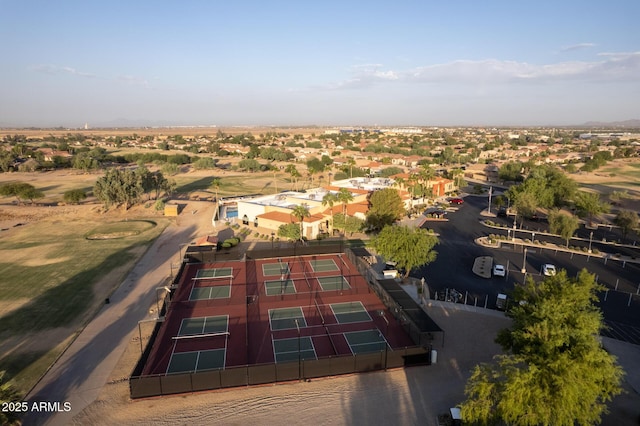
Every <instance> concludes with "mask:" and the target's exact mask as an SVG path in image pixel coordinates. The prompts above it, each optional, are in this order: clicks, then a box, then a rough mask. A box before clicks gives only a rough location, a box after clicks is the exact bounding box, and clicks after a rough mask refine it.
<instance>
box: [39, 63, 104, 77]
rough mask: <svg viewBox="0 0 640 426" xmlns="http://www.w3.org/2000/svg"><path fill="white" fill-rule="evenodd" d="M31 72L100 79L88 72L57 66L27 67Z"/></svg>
mask: <svg viewBox="0 0 640 426" xmlns="http://www.w3.org/2000/svg"><path fill="white" fill-rule="evenodd" d="M27 69H28V70H29V71H33V72H38V73H43V74H49V75H56V74H71V75H75V76H78V77H86V78H98V76H97V75H95V74H91V73H88V72H82V71H78V70H76V69H75V68H71V67H59V66H57V65H31V66H29V67H27Z"/></svg>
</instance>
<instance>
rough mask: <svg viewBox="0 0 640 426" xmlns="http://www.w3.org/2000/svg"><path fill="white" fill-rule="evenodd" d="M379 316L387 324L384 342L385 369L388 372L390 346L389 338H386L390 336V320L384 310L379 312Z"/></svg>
mask: <svg viewBox="0 0 640 426" xmlns="http://www.w3.org/2000/svg"><path fill="white" fill-rule="evenodd" d="M378 315H379V316H380V317H382V319H383V320H384V322H385V324H386V326H385V330H384V334H385V336H383V337H384V339H385V342H384V369H385V370H386V369H387V360H388V359H389V358H388V357H389V344H388V343H387V337H386V336H389V320H388V319H387V317H386V316H385V314H384V310H382V309H380V310H379V311H378Z"/></svg>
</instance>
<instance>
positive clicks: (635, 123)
mask: <svg viewBox="0 0 640 426" xmlns="http://www.w3.org/2000/svg"><path fill="white" fill-rule="evenodd" d="M582 126H583V127H619V128H625V129H631V128H636V129H637V128H640V120H638V119H635V120H625V121H609V122H603V121H587V122H586V123H584V124H583V125H582Z"/></svg>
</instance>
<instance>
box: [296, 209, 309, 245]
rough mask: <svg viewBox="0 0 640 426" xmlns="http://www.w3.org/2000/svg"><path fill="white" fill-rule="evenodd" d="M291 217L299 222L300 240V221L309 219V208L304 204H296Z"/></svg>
mask: <svg viewBox="0 0 640 426" xmlns="http://www.w3.org/2000/svg"><path fill="white" fill-rule="evenodd" d="M291 215H292V216H293V217H295V218H296V219H298V221H299V222H300V239H302V221H303V220H304V218H305V217H311V213H309V206H308V205H306V204H298V205H297V206H295V207H294V208H293V210H292V211H291Z"/></svg>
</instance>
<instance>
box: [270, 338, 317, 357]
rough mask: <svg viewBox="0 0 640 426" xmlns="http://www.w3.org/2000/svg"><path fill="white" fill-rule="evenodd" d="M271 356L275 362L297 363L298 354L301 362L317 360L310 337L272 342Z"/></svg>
mask: <svg viewBox="0 0 640 426" xmlns="http://www.w3.org/2000/svg"><path fill="white" fill-rule="evenodd" d="M298 345H300V346H299V350H298ZM273 354H274V357H275V360H276V362H289V361H297V360H298V354H300V355H299V356H300V359H301V360H305V359H316V358H317V357H316V351H315V349H314V347H313V341H311V337H300V338H299V339H298V338H292V339H278V340H274V341H273Z"/></svg>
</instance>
